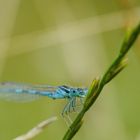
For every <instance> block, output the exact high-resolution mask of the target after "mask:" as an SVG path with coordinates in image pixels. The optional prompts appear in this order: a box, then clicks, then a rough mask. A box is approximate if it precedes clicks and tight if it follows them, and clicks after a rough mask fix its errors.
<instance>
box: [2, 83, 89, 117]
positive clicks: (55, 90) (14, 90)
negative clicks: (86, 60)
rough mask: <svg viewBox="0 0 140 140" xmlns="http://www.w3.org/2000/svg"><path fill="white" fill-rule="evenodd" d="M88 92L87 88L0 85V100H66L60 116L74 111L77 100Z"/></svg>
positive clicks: (18, 84)
mask: <svg viewBox="0 0 140 140" xmlns="http://www.w3.org/2000/svg"><path fill="white" fill-rule="evenodd" d="M87 92H88V89H87V88H74V87H69V86H65V85H63V86H48V85H33V84H25V83H13V82H4V83H0V98H3V99H6V100H14V101H21V102H22V101H30V100H34V99H38V97H40V96H47V97H49V98H52V99H67V100H68V103H67V104H66V105H65V107H64V109H63V111H62V115H63V116H64V114H68V113H70V112H71V111H75V109H76V102H77V100H76V99H77V98H79V99H80V100H82V99H83V98H84V97H85V96H86V94H87Z"/></svg>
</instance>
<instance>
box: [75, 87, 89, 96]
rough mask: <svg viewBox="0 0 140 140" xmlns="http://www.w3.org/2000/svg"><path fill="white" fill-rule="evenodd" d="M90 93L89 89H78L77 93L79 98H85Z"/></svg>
mask: <svg viewBox="0 0 140 140" xmlns="http://www.w3.org/2000/svg"><path fill="white" fill-rule="evenodd" d="M87 92H88V89H87V88H77V93H78V96H79V97H85V96H86V94H87Z"/></svg>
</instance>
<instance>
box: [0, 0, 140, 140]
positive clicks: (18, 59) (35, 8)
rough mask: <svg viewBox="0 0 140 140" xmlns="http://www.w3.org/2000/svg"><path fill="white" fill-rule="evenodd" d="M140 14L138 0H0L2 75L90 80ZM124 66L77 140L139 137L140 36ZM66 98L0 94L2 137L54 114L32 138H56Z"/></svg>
mask: <svg viewBox="0 0 140 140" xmlns="http://www.w3.org/2000/svg"><path fill="white" fill-rule="evenodd" d="M138 21H140V1H139V0H106V1H103V0H87V1H85V0H12V1H11V0H0V81H1V82H3V81H14V82H26V83H35V84H48V85H64V84H66V85H71V86H76V87H79V86H80V87H89V85H90V84H91V82H92V80H93V79H94V77H96V76H100V75H103V73H104V72H105V70H106V69H107V67H108V66H109V65H110V64H111V62H112V61H113V59H114V58H115V56H116V55H117V53H118V51H119V49H120V45H121V43H122V41H123V39H124V36H125V32H126V31H127V30H128V28H129V27H133V26H134V25H136V24H137V23H138ZM128 57H129V65H128V67H127V68H126V69H125V70H124V71H123V72H122V73H120V74H119V75H118V76H117V77H116V78H115V79H114V80H113V81H112V82H111V83H109V84H108V85H107V86H106V87H105V89H104V90H103V92H102V94H101V95H100V97H99V98H98V100H97V102H96V104H94V106H93V107H92V108H91V109H90V111H88V113H87V114H86V116H85V118H84V124H83V126H82V128H81V130H80V131H79V132H78V133H77V135H76V136H75V137H74V138H73V139H74V140H81V139H83V140H93V139H94V140H112V139H113V140H140V86H139V85H140V74H139V72H140V39H138V40H137V42H136V43H135V47H133V49H132V50H131V51H130V52H129V54H128ZM65 103H66V101H64V100H51V99H48V98H42V99H40V100H37V101H34V102H27V103H15V102H6V101H3V100H0V139H1V140H11V139H13V138H15V137H17V136H19V135H21V134H23V133H25V132H27V131H28V130H29V129H31V128H32V127H33V126H35V125H36V124H37V123H39V122H40V121H42V120H44V119H46V118H49V117H52V116H57V117H58V121H56V122H54V123H53V124H51V125H50V126H49V127H48V128H47V129H46V130H45V131H44V132H43V133H41V134H40V135H39V136H37V137H36V138H35V140H47V139H48V140H50V139H51V140H61V139H62V137H63V135H64V134H65V132H66V131H67V128H68V127H67V126H66V124H65V122H64V120H63V119H62V117H61V115H60V113H61V110H62V108H63V106H64V105H65Z"/></svg>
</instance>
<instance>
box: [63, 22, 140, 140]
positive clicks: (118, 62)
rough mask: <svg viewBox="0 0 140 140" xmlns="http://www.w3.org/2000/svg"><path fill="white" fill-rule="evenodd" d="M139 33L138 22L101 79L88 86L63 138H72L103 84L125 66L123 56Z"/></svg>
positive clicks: (125, 61)
mask: <svg viewBox="0 0 140 140" xmlns="http://www.w3.org/2000/svg"><path fill="white" fill-rule="evenodd" d="M139 34H140V24H138V25H137V26H136V28H135V29H134V30H133V31H132V32H131V33H130V34H129V36H127V37H126V38H125V39H124V41H123V43H122V47H121V49H120V51H119V54H118V56H117V58H116V59H115V60H114V62H113V63H112V64H111V66H110V67H109V68H108V70H107V71H106V72H105V74H104V75H103V77H102V78H101V79H99V78H96V79H95V80H93V82H92V84H91V86H90V88H89V91H88V94H87V97H86V99H85V102H84V106H83V109H82V110H81V111H80V112H79V114H78V115H77V117H76V119H75V120H74V122H73V123H72V124H71V126H70V127H69V129H68V131H67V132H66V134H65V135H64V137H63V140H71V139H72V138H73V136H74V135H75V134H76V133H77V132H78V130H79V129H80V128H81V126H82V124H83V120H82V119H83V117H84V115H85V113H86V112H87V111H88V110H89V109H90V107H91V106H92V105H93V104H94V103H95V101H96V99H97V98H98V96H99V95H100V93H101V91H102V89H103V88H104V86H105V85H106V84H107V83H108V82H110V81H111V80H112V79H113V78H114V77H115V76H116V75H117V74H118V73H119V72H121V71H122V70H123V69H124V68H125V67H126V65H127V59H126V58H125V55H126V54H127V52H128V51H129V49H130V48H131V47H132V45H133V44H134V42H135V41H136V39H137V37H138V35H139Z"/></svg>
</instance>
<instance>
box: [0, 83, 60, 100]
mask: <svg viewBox="0 0 140 140" xmlns="http://www.w3.org/2000/svg"><path fill="white" fill-rule="evenodd" d="M57 88H58V87H56V86H48V85H33V84H26V83H25V84H24V83H13V82H5V83H0V98H1V99H5V100H13V101H19V102H25V101H32V100H36V99H38V98H39V97H41V96H48V94H49V95H53V94H55V92H56V90H57Z"/></svg>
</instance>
